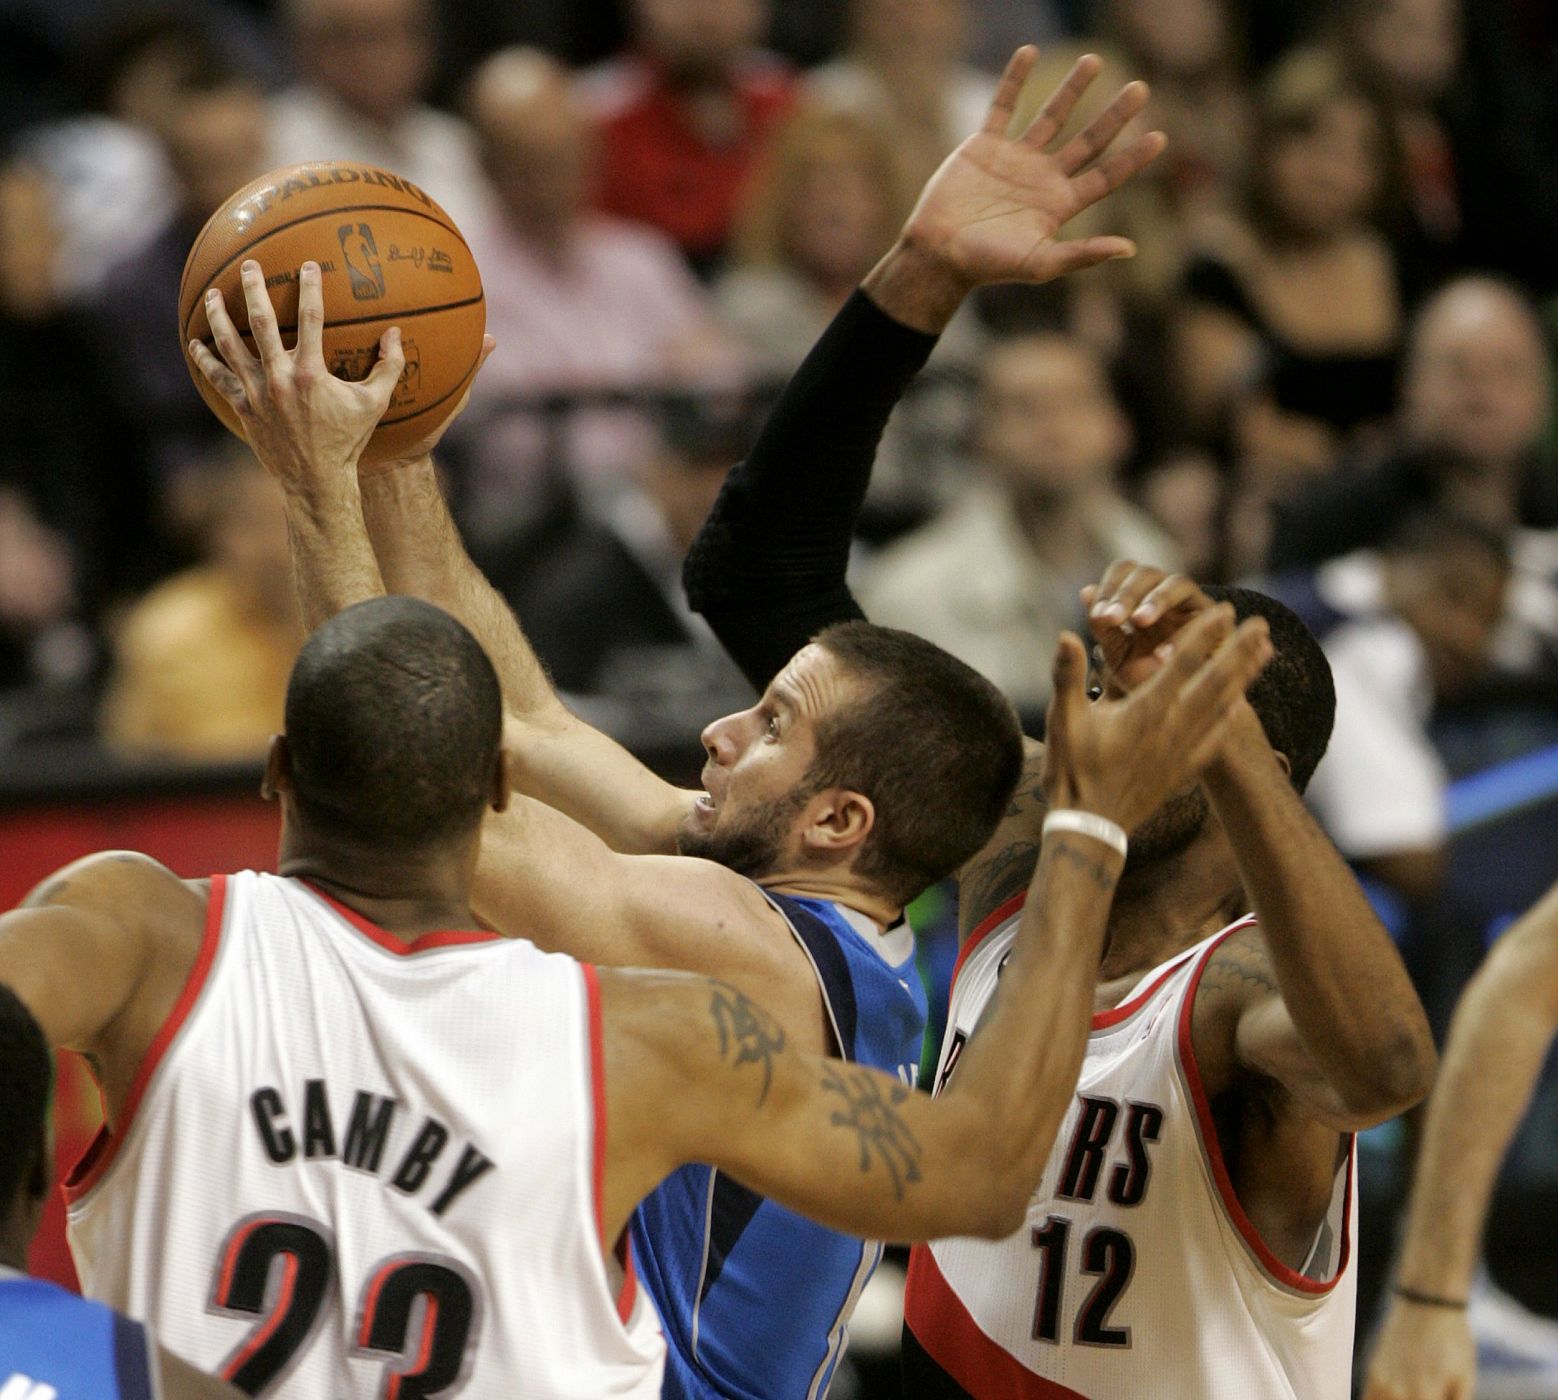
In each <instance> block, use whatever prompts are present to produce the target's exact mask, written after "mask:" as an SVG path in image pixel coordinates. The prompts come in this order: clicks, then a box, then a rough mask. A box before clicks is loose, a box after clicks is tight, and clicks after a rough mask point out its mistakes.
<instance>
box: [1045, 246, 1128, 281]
mask: <svg viewBox="0 0 1558 1400" xmlns="http://www.w3.org/2000/svg"><path fill="white" fill-rule="evenodd" d="M1135 256H1136V245H1135V244H1134V243H1132V242H1131V240H1130V239H1129V238H1116V237H1113V236H1109V237H1103V238H1078V239H1073V240H1071V241H1069V242H1063V243H1051V244H1050V245H1049V246H1048V247H1047V248H1045V249H1044V257H1043V262H1042V264H1041V265H1036V266H1038V267H1039V270H1038V272H1037V273H1036V275H1035V276H1033V277H1032V278H1031V279H1030V280H1031V281H1035V282H1047V281H1050V280H1051V279H1053V278H1056V277H1063V276H1065V274H1066V273H1068V272H1080V271H1081V270H1082V269H1083V268H1085V267H1097V266H1098V264H1099V263H1106V262H1109V261H1110V260H1111V259H1113V258H1134V257H1135Z"/></svg>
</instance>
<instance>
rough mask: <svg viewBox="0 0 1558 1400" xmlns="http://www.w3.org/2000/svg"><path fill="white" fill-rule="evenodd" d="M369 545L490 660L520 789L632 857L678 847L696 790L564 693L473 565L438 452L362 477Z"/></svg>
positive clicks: (398, 584)
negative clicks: (602, 726) (604, 728)
mask: <svg viewBox="0 0 1558 1400" xmlns="http://www.w3.org/2000/svg"><path fill="white" fill-rule="evenodd" d="M362 501H363V513H364V517H365V519H366V522H367V527H368V533H369V536H370V537H371V539H372V541H373V550H374V554H375V555H376V557H377V559H378V563H379V567H380V568H381V569H382V570H383V572H384V582H385V585H386V586H387V587H388V588H389V590H390V591H391V592H393V593H408V594H411V595H412V596H414V597H418V598H425V599H426V600H427V601H428V602H430V603H436V604H437V605H438V606H439V607H441V608H443V609H444V611H446V612H448V613H451V614H452V615H453V616H455V617H457V618H459V619H460V621H461V622H463V623H464V624H465V625H466V626H467V627H469V628H470V629H471V632H472V633H473V634H474V635H475V637H476V639H477V640H478V641H479V642H480V643H481V644H482V646H483V647H484V648H485V649H486V652H487V654H488V655H489V656H490V657H491V658H492V664H493V666H494V667H495V668H496V669H497V672H498V680H499V682H500V683H501V685H502V687H503V701H504V706H505V708H506V709H507V711H508V715H509V720H508V725H509V731H510V734H509V748H510V751H511V752H512V753H513V754H514V756H515V766H514V768H513V779H514V785H515V788H516V789H517V790H518V791H519V792H522V793H525V794H527V795H528V796H531V797H535V798H538V799H540V800H541V801H543V802H545V803H547V804H549V805H550V806H553V807H556V808H557V809H558V810H559V811H561V812H566V813H567V814H568V815H569V816H571V817H573V818H574V819H575V820H576V821H578V822H581V823H582V824H583V825H584V826H586V827H588V828H589V829H590V830H591V831H593V832H595V834H596V835H598V836H599V837H601V839H602V840H604V841H606V842H607V843H608V844H609V845H610V846H611V847H612V848H613V849H614V850H618V851H624V852H637V853H649V852H661V853H668V852H671V851H674V850H675V849H676V828H677V826H678V824H679V823H680V822H681V820H682V818H683V817H684V816H685V815H686V814H687V809H688V807H689V805H690V804H691V803H692V801H693V800H694V798H695V797H696V795H697V794H695V793H688V792H684V791H683V790H682V789H680V788H677V787H674V786H672V785H671V784H670V783H667V782H666V781H665V780H664V779H662V778H660V777H659V776H657V775H656V774H655V773H654V772H652V771H651V770H650V769H649V768H647V767H645V766H644V764H642V763H640V762H639V760H638V759H636V758H635V757H633V755H632V754H630V753H629V752H628V751H627V750H626V749H625V748H623V747H622V745H621V744H619V743H617V741H616V740H615V739H612V738H611V737H610V736H609V735H606V734H603V733H602V732H601V731H600V730H598V729H595V728H593V727H592V726H591V725H588V724H586V723H585V722H584V721H583V720H581V719H580V718H579V717H578V716H577V715H575V714H573V713H572V712H571V711H570V710H569V709H568V708H567V706H565V705H564V704H563V702H562V701H561V700H560V699H559V698H558V696H557V692H556V691H555V690H554V689H553V688H552V682H551V680H550V679H549V678H548V677H547V674H546V671H545V668H544V667H543V666H542V665H541V662H540V659H539V658H538V657H537V656H536V654H535V651H534V649H533V648H532V647H531V645H530V642H529V639H528V638H526V636H525V634H524V630H523V629H522V628H521V626H520V624H519V620H518V619H517V618H516V617H515V616H514V613H513V610H512V609H511V608H510V607H509V605H508V604H507V603H506V602H505V601H504V599H503V598H502V596H501V595H500V594H499V593H498V591H497V590H496V589H495V588H493V586H492V585H491V584H490V583H488V582H487V579H486V577H485V576H484V575H483V574H482V572H481V570H480V569H478V568H477V567H476V565H475V564H474V563H472V562H471V558H470V555H469V554H467V553H466V550H465V544H464V542H463V541H462V540H461V539H460V533H459V531H458V530H457V529H456V528H455V524H454V521H453V520H452V519H451V518H450V515H449V508H448V506H447V505H446V504H445V502H444V497H443V492H442V491H441V490H440V489H439V485H438V479H437V475H436V473H435V472H434V470H433V461H432V458H431V457H430V456H427V455H425V454H424V455H421V456H419V457H417V458H414V459H412V460H411V461H408V462H403V463H399V464H395V465H392V466H390V467H388V468H385V469H381V470H375V471H373V472H371V473H369V474H367V475H365V476H364V477H363V480H362Z"/></svg>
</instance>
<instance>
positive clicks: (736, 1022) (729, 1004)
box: [709, 982, 784, 1103]
mask: <svg viewBox="0 0 1558 1400" xmlns="http://www.w3.org/2000/svg"><path fill="white" fill-rule="evenodd" d="M710 986H711V988H712V994H711V996H710V999H709V1015H710V1016H711V1017H713V1019H714V1028H715V1030H717V1031H718V1032H719V1052H720V1058H721V1059H723V1060H726V1061H728V1062H729V1064H730V1067H731V1068H732V1069H739V1068H740V1067H741V1066H742V1065H759V1066H761V1067H762V1071H763V1087H762V1089H761V1090H760V1091H759V1093H758V1096H757V1101H758V1103H762V1102H763V1100H764V1099H766V1098H767V1097H768V1090H769V1087H770V1086H771V1085H772V1084H773V1080H774V1057H775V1056H776V1055H778V1054H780V1053H781V1052H782V1051H783V1050H784V1028H783V1027H782V1026H780V1024H779V1023H778V1022H777V1021H776V1020H774V1018H773V1017H772V1016H770V1015H769V1014H768V1013H767V1012H766V1011H764V1010H763V1008H762V1007H761V1006H759V1005H758V1004H757V1003H756V1002H754V1001H753V1000H751V998H749V997H747V996H746V995H744V994H743V993H741V992H739V991H737V990H736V988H734V987H732V986H731V985H730V984H729V983H728V982H711V983H710Z"/></svg>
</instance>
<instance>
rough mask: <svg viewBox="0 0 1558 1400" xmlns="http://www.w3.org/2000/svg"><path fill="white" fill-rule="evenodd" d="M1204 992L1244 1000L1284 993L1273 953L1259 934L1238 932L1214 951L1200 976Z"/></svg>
mask: <svg viewBox="0 0 1558 1400" xmlns="http://www.w3.org/2000/svg"><path fill="white" fill-rule="evenodd" d="M1201 991H1202V993H1203V994H1208V993H1209V994H1210V995H1211V996H1213V997H1225V998H1230V999H1233V1000H1237V1001H1241V1002H1243V1001H1250V1000H1264V999H1265V998H1266V997H1273V996H1281V995H1282V988H1281V987H1280V986H1278V985H1277V974H1276V971H1275V969H1273V967H1272V965H1271V955H1270V954H1269V953H1268V952H1267V951H1266V945H1265V943H1264V942H1263V941H1262V939H1261V937H1260V935H1259V934H1258V933H1255V932H1253V931H1250V932H1248V933H1240V934H1235V935H1234V936H1233V937H1232V938H1230V939H1228V940H1227V941H1226V942H1225V943H1224V944H1223V945H1222V947H1220V948H1219V949H1218V950H1217V951H1216V952H1215V953H1213V954H1212V958H1211V961H1210V962H1208V963H1207V965H1206V971H1205V972H1204V973H1203V974H1202V976H1201Z"/></svg>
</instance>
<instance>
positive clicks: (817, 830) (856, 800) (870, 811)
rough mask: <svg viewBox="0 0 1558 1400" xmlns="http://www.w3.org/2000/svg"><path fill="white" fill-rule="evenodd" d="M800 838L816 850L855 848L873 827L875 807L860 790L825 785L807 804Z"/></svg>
mask: <svg viewBox="0 0 1558 1400" xmlns="http://www.w3.org/2000/svg"><path fill="white" fill-rule="evenodd" d="M807 806H808V810H807V813H806V826H805V829H804V831H803V833H802V840H803V841H804V843H805V845H806V846H807V848H808V849H810V850H812V851H816V852H818V853H824V852H826V853H830V854H842V853H844V852H847V851H850V850H858V849H859V848H860V847H861V846H863V845H864V844H865V841H866V837H868V836H869V835H870V834H871V831H872V828H874V827H875V826H876V807H875V806H874V805H873V803H872V801H871V799H870V798H869V797H867V796H866V795H865V794H864V793H863V792H855V791H854V790H853V789H851V788H828V789H827V790H826V791H824V792H819V793H817V794H816V796H814V797H813V798H812V800H811V802H810V803H808V804H807Z"/></svg>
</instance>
